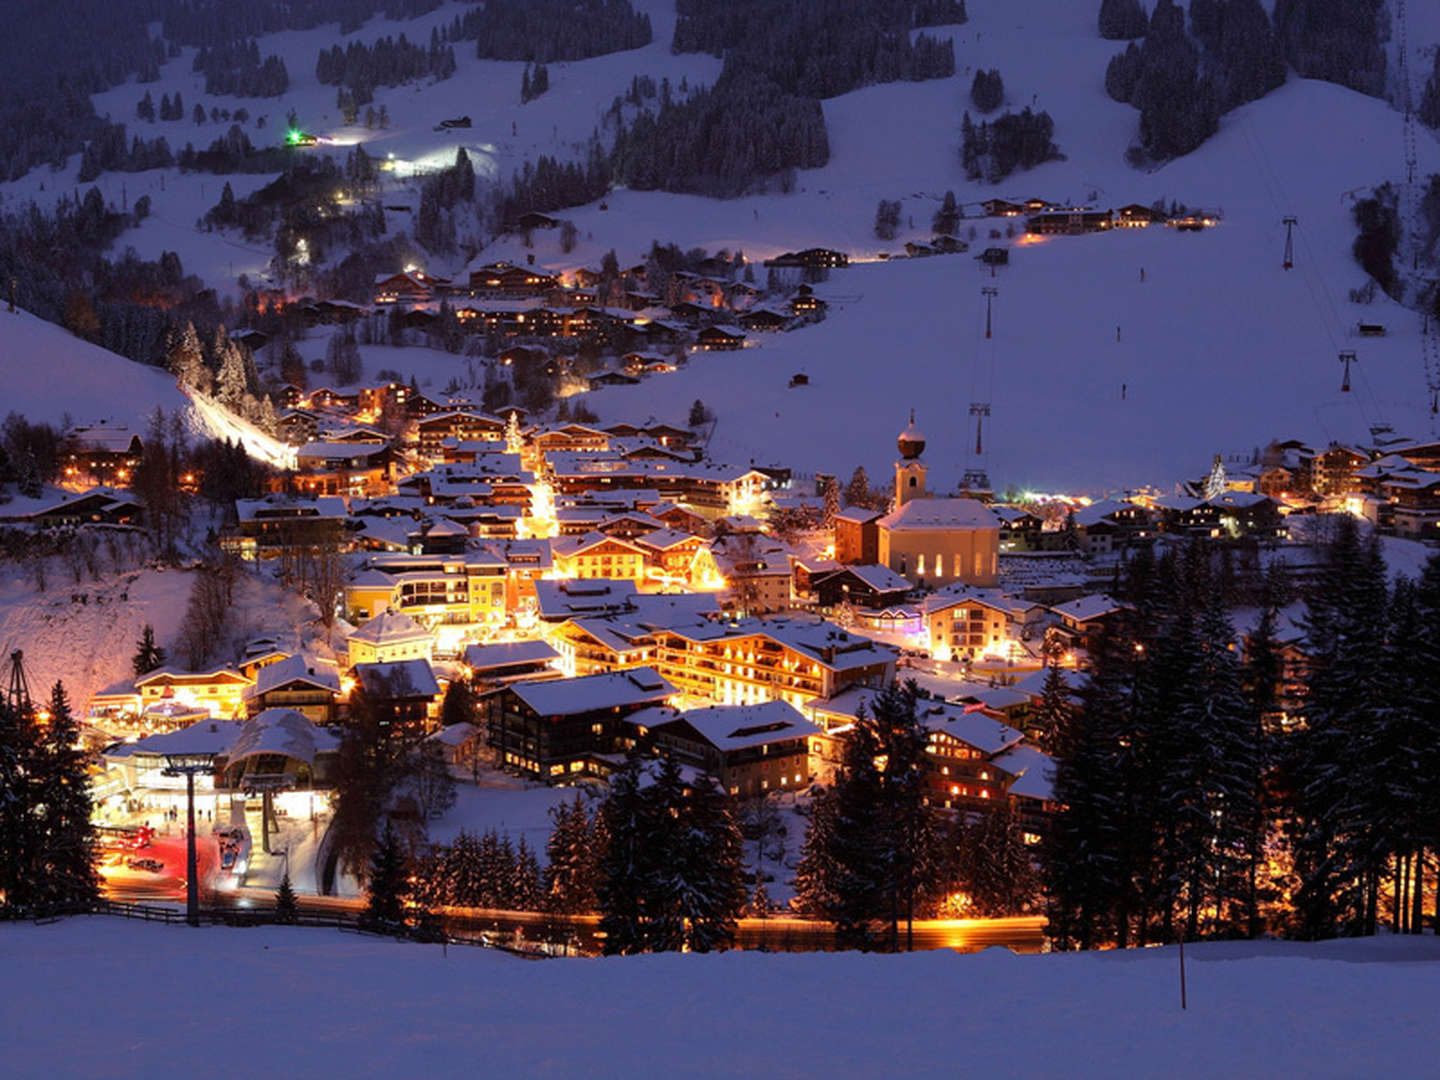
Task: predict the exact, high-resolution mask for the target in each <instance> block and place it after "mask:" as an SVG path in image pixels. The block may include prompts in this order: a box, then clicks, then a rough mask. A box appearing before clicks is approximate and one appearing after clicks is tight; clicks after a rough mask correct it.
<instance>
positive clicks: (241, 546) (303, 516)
mask: <svg viewBox="0 0 1440 1080" xmlns="http://www.w3.org/2000/svg"><path fill="white" fill-rule="evenodd" d="M235 514H236V519H237V522H236V525H235V528H234V531H233V532H227V533H226V534H224V535H222V536H221V538H220V546H221V547H222V548H223V549H225V550H227V551H233V552H235V553H236V554H238V555H239V556H240V557H241V558H243V559H257V558H260V559H268V558H273V557H274V556H276V555H279V554H280V553H281V552H282V551H284V550H286V549H287V548H296V547H320V548H325V547H336V548H338V547H339V546H341V545H342V544H343V543H344V541H345V535H346V533H345V524H346V519H347V516H348V514H347V511H346V508H345V500H344V499H342V498H339V497H338V496H334V495H321V496H319V497H316V498H311V499H303V498H294V497H290V496H285V495H277V494H271V495H266V496H264V497H263V498H259V499H236V500H235Z"/></svg>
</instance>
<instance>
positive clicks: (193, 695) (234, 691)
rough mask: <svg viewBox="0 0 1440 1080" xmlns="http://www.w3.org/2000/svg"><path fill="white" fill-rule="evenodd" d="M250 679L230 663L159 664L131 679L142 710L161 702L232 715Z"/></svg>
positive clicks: (240, 704)
mask: <svg viewBox="0 0 1440 1080" xmlns="http://www.w3.org/2000/svg"><path fill="white" fill-rule="evenodd" d="M249 685H250V680H249V679H247V678H246V677H245V676H244V675H242V674H240V672H238V671H236V670H235V669H234V668H230V667H219V668H214V669H212V670H210V671H183V670H181V669H180V668H174V667H161V668H156V669H155V670H154V671H150V672H147V673H146V674H144V675H141V676H140V677H139V678H137V679H136V680H135V689H136V690H137V691H139V694H140V707H141V710H142V711H143V710H144V709H146V708H149V707H150V706H152V705H159V704H161V703H162V702H164V703H168V702H174V703H177V704H182V705H187V706H190V707H192V708H195V709H203V710H205V711H206V712H208V713H209V714H210V715H211V716H234V715H235V714H236V713H238V712H239V711H240V709H241V706H242V702H243V700H244V692H245V688H246V687H247V686H249Z"/></svg>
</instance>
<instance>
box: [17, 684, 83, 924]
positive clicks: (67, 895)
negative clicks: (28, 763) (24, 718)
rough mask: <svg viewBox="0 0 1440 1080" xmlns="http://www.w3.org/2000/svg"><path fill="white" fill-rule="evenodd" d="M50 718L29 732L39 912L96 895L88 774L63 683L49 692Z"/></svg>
mask: <svg viewBox="0 0 1440 1080" xmlns="http://www.w3.org/2000/svg"><path fill="white" fill-rule="evenodd" d="M49 713H50V717H49V719H48V721H46V722H45V723H44V724H42V725H39V726H38V727H37V728H36V729H35V731H36V735H37V746H36V750H37V753H36V755H35V764H34V771H33V775H32V782H33V787H34V792H35V796H36V805H35V813H36V816H37V818H38V821H37V827H38V832H39V848H38V852H37V853H38V855H39V858H38V859H36V860H35V861H34V862H33V863H32V865H31V867H30V870H29V873H30V875H31V876H32V878H33V882H32V888H33V889H34V891H35V893H36V898H37V900H38V901H39V903H40V904H41V905H42V906H44V907H52V908H53V907H69V906H71V905H82V906H83V905H87V904H89V903H90V902H91V901H93V900H94V899H95V898H96V897H97V896H98V895H99V892H100V886H99V879H98V878H97V876H96V873H95V830H94V826H92V825H91V823H90V815H91V812H92V810H93V806H92V804H91V800H90V775H89V769H88V767H87V762H86V756H85V752H84V750H82V749H81V748H80V726H79V725H78V724H77V723H76V722H75V718H74V716H73V715H72V714H71V712H70V699H69V697H68V696H67V695H66V693H65V687H64V684H62V683H59V682H57V683H56V684H55V686H54V687H53V688H52V689H51V691H50V701H49Z"/></svg>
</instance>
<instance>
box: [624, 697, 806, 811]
mask: <svg viewBox="0 0 1440 1080" xmlns="http://www.w3.org/2000/svg"><path fill="white" fill-rule="evenodd" d="M629 720H630V723H632V724H635V725H639V726H642V727H644V728H646V729H647V730H648V735H649V737H650V739H651V740H652V741H653V743H654V745H655V747H656V749H657V750H659V752H660V753H661V754H663V755H665V756H666V757H672V758H674V759H675V760H677V761H679V762H681V763H682V764H685V765H691V766H694V767H695V768H698V769H703V770H705V771H706V772H709V773H711V774H712V775H714V776H715V777H716V779H717V780H718V781H719V783H720V787H721V788H722V789H723V790H724V791H726V792H728V793H729V794H730V795H733V796H735V797H737V798H751V797H754V796H759V795H764V794H765V793H766V792H770V791H786V790H789V791H804V790H806V789H807V788H808V787H809V786H810V785H811V784H812V783H816V782H825V781H828V780H829V778H830V773H831V772H832V766H831V760H830V759H831V758H832V757H833V756H834V751H833V750H829V752H827V750H828V748H830V747H831V745H832V743H833V740H831V739H830V738H829V737H828V736H827V735H826V734H825V733H824V732H823V731H821V730H820V728H819V726H817V725H816V724H814V723H812V722H811V721H809V720H807V719H806V718H805V717H804V716H803V715H802V714H801V713H800V711H799V710H798V709H796V708H795V706H793V705H791V704H789V703H788V702H784V701H764V702H759V703H757V704H754V705H715V706H712V707H710V708H704V709H686V710H684V711H680V710H677V709H671V708H649V709H643V710H641V711H640V712H636V713H632V714H631V715H630V718H629Z"/></svg>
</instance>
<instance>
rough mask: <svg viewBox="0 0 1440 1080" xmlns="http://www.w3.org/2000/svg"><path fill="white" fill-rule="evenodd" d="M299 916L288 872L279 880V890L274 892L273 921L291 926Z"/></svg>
mask: <svg viewBox="0 0 1440 1080" xmlns="http://www.w3.org/2000/svg"><path fill="white" fill-rule="evenodd" d="M299 915H300V905H299V902H298V901H297V900H296V898H295V889H294V887H293V886H291V884H290V871H289V870H286V871H285V874H284V876H282V877H281V878H280V888H278V889H277V890H275V921H276V922H277V923H280V924H282V925H290V924H293V923H294V922H295V921H296V919H297V918H298V917H299Z"/></svg>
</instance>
